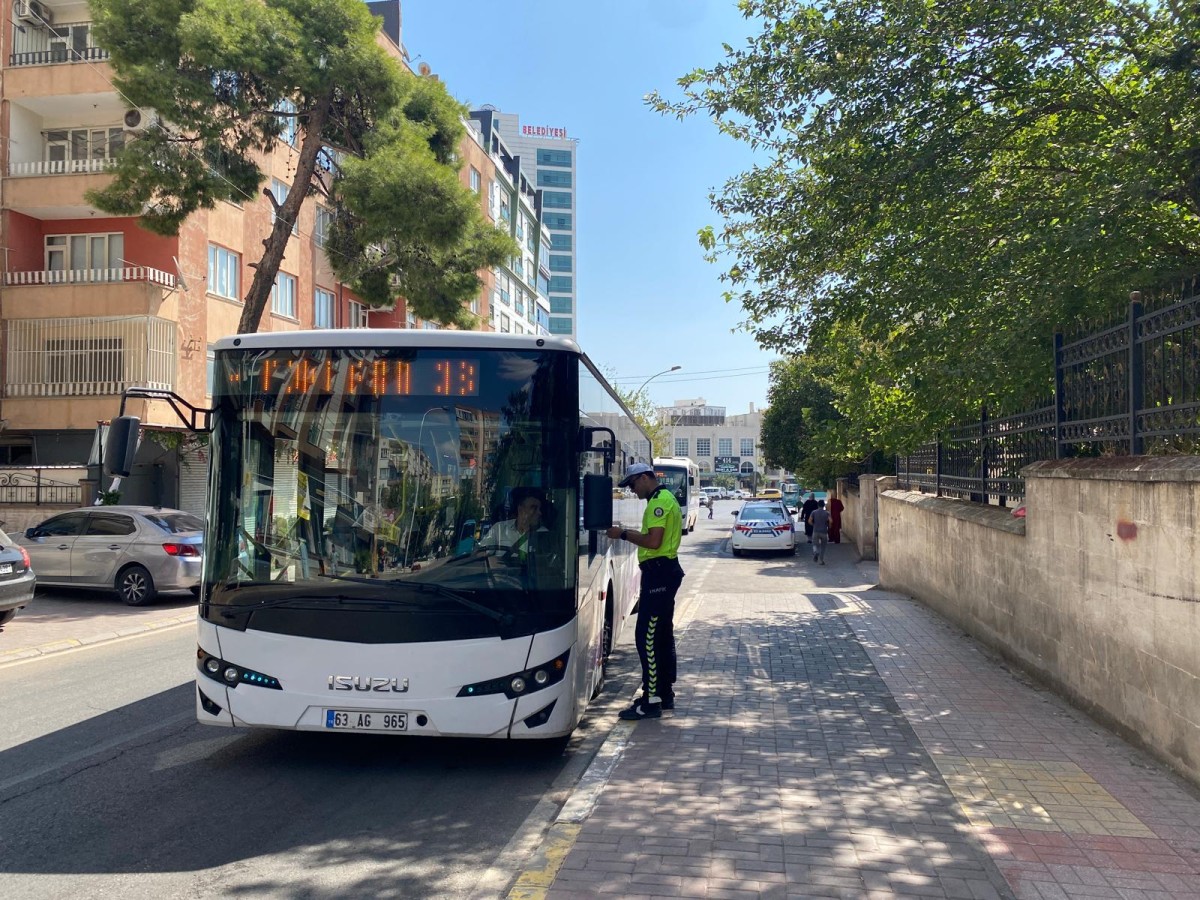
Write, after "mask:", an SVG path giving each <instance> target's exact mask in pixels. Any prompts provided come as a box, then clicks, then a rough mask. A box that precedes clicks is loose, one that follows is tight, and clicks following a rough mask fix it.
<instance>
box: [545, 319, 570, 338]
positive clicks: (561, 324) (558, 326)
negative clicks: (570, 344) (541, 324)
mask: <svg viewBox="0 0 1200 900" xmlns="http://www.w3.org/2000/svg"><path fill="white" fill-rule="evenodd" d="M571 331H572V328H571V320H570V319H564V318H561V317H559V316H551V317H550V333H551V334H570V333H571Z"/></svg>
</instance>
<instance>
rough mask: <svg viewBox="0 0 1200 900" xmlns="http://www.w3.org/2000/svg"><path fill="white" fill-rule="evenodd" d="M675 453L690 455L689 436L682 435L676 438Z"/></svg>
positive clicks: (677, 454)
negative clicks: (682, 436) (683, 436)
mask: <svg viewBox="0 0 1200 900" xmlns="http://www.w3.org/2000/svg"><path fill="white" fill-rule="evenodd" d="M675 455H676V456H687V455H688V439H687V438H681V437H677V438H675Z"/></svg>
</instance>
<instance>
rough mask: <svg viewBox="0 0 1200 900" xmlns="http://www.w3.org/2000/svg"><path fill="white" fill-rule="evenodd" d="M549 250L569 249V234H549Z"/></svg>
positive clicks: (568, 250)
mask: <svg viewBox="0 0 1200 900" xmlns="http://www.w3.org/2000/svg"><path fill="white" fill-rule="evenodd" d="M550 249H551V250H566V251H567V252H568V253H569V252H570V251H571V236H570V235H569V234H552V235H550Z"/></svg>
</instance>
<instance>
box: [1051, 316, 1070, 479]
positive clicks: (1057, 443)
mask: <svg viewBox="0 0 1200 900" xmlns="http://www.w3.org/2000/svg"><path fill="white" fill-rule="evenodd" d="M1062 349H1063V334H1062V332H1061V331H1056V332H1054V458H1055V459H1062V458H1063V457H1065V456H1067V453H1066V452H1065V451H1064V450H1063V425H1064V424H1065V423H1066V420H1067V398H1066V397H1065V396H1063V367H1062Z"/></svg>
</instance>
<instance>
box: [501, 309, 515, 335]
mask: <svg viewBox="0 0 1200 900" xmlns="http://www.w3.org/2000/svg"><path fill="white" fill-rule="evenodd" d="M511 323H512V319H510V318H509V317H508V315H507V314H506V313H500V331H501V332H502V333H503V334H508V333H509V332H510V331H512V324H511Z"/></svg>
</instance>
